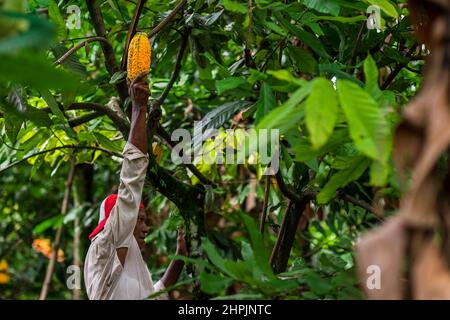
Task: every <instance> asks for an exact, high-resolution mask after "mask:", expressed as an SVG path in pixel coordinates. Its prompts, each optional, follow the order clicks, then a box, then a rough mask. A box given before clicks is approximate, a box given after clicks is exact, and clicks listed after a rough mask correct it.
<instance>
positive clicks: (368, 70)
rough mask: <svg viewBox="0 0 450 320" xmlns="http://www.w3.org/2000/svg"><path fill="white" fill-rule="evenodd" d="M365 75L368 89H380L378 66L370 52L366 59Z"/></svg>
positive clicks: (372, 90)
mask: <svg viewBox="0 0 450 320" xmlns="http://www.w3.org/2000/svg"><path fill="white" fill-rule="evenodd" d="M364 77H365V79H366V91H367V92H369V93H371V94H372V93H374V92H375V91H376V90H377V89H378V68H377V65H376V63H375V61H374V60H373V58H372V56H371V55H370V54H369V55H368V56H367V58H366V60H364Z"/></svg>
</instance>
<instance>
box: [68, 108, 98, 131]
mask: <svg viewBox="0 0 450 320" xmlns="http://www.w3.org/2000/svg"><path fill="white" fill-rule="evenodd" d="M101 116H104V113H103V112H99V111H94V112H90V113H87V114H83V115H82V116H79V117H76V118H72V119H69V126H70V127H72V128H73V127H77V126H79V125H82V124H83V123H86V122H89V121H91V120H94V119H96V118H98V117H101Z"/></svg>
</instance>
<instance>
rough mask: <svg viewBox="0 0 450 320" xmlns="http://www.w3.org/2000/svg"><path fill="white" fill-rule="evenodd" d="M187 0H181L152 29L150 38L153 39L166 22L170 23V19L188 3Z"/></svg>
mask: <svg viewBox="0 0 450 320" xmlns="http://www.w3.org/2000/svg"><path fill="white" fill-rule="evenodd" d="M186 2H187V0H181V1H180V3H178V4H177V6H176V7H175V8H174V9H173V10H172V11H171V12H170V13H169V14H168V15H167V17H165V18H164V19H163V20H162V21H161V22H160V23H159V24H158V25H157V26H156V27H155V28H153V30H152V31H150V33H149V34H148V38H149V39H151V38H153V36H154V35H155V34H157V33H158V32H159V31H161V29H163V28H164V27H165V26H166V24H168V23H169V21H170V20H171V19H172V18H173V17H174V16H175V15H176V14H177V13H178V11H180V10H181V8H183V6H184V5H185V4H186Z"/></svg>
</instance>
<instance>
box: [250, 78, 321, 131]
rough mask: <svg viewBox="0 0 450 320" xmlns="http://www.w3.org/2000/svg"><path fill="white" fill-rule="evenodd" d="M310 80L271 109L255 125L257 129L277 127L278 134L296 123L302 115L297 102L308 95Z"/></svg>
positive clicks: (302, 112) (301, 109) (310, 86)
mask: <svg viewBox="0 0 450 320" xmlns="http://www.w3.org/2000/svg"><path fill="white" fill-rule="evenodd" d="M311 88H312V82H307V83H306V84H305V85H304V86H303V87H302V88H300V89H298V90H297V91H295V92H294V93H293V94H292V96H291V97H290V98H289V100H288V101H286V102H285V103H284V104H283V105H281V106H279V107H277V108H275V109H273V110H272V111H271V112H269V114H268V115H267V116H265V117H264V118H263V119H262V120H261V122H260V123H259V124H258V125H257V126H256V128H257V129H279V130H280V134H284V133H286V132H287V131H288V130H289V129H291V128H292V127H294V126H296V125H298V123H299V121H300V120H301V119H302V118H303V116H304V109H303V108H300V107H299V104H300V103H301V102H302V101H303V100H304V99H305V98H306V97H307V96H308V95H309V93H310V92H311Z"/></svg>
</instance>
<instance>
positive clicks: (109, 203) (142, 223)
mask: <svg viewBox="0 0 450 320" xmlns="http://www.w3.org/2000/svg"><path fill="white" fill-rule="evenodd" d="M117 197H118V196H117V194H111V195H109V196H107V197H106V198H105V200H103V202H102V204H101V205H100V218H99V223H98V225H97V227H96V228H95V229H94V231H92V233H91V234H90V235H89V240H92V238H94V237H95V236H96V235H97V234H98V233H99V232H101V231H102V230H103V228H104V227H105V224H106V221H108V218H109V216H110V214H111V211H112V209H113V208H114V206H115V205H116V202H117ZM147 233H148V227H147V214H146V212H145V207H144V204H143V203H142V202H141V204H140V206H139V214H138V218H137V220H136V225H135V227H134V231H133V235H134V237H135V238H136V241H137V243H138V245H139V248H140V249H142V248H143V247H144V245H145V243H144V239H145V237H146V236H147Z"/></svg>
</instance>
